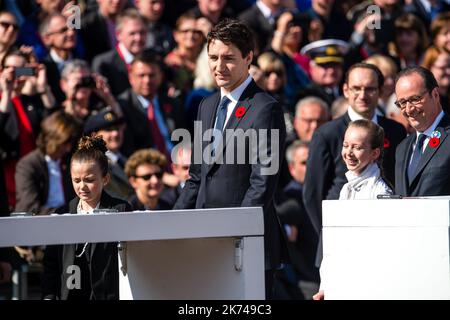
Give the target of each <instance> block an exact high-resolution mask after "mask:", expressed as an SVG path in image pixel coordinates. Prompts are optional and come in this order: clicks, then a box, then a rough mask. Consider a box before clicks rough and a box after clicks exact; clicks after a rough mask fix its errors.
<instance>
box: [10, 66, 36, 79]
mask: <svg viewBox="0 0 450 320" xmlns="http://www.w3.org/2000/svg"><path fill="white" fill-rule="evenodd" d="M35 75H36V70H35V69H34V68H30V67H17V68H15V69H14V78H18V77H21V76H28V77H32V76H35Z"/></svg>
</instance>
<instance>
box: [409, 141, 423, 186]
mask: <svg viewBox="0 0 450 320" xmlns="http://www.w3.org/2000/svg"><path fill="white" fill-rule="evenodd" d="M426 138H427V136H426V135H425V134H422V133H421V134H419V137H418V138H417V143H416V147H415V148H414V151H413V155H412V159H411V163H410V164H409V167H408V179H410V180H411V178H412V176H413V175H414V173H415V172H416V170H417V165H418V164H419V161H420V157H422V154H423V152H422V149H423V143H424V141H425V139H426Z"/></svg>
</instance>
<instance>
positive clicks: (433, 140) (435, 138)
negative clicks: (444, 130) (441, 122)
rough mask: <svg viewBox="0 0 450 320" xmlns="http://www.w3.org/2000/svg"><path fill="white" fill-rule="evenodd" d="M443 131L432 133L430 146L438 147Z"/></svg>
mask: <svg viewBox="0 0 450 320" xmlns="http://www.w3.org/2000/svg"><path fill="white" fill-rule="evenodd" d="M440 138H441V133H440V132H439V131H433V133H432V134H431V138H430V141H428V146H429V147H430V148H436V147H437V146H439V143H440V142H441V139H440Z"/></svg>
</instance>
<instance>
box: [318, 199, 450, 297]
mask: <svg viewBox="0 0 450 320" xmlns="http://www.w3.org/2000/svg"><path fill="white" fill-rule="evenodd" d="M449 203H450V201H449V198H443V197H436V198H434V199H433V198H423V199H418V198H416V199H398V200H391V199H389V200H347V201H345V200H344V201H338V200H328V201H323V203H322V207H323V230H322V234H323V257H324V258H323V259H324V260H323V261H324V263H325V264H326V265H324V269H323V271H324V277H323V278H324V284H325V297H326V299H420V300H423V299H450V258H449V256H450V249H449V244H450V241H449V234H450V232H449V225H450V224H449V216H450V214H449V212H450V210H449V207H450V206H449Z"/></svg>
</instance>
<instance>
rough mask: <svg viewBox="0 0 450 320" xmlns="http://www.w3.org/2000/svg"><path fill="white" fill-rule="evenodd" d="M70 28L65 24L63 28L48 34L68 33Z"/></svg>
mask: <svg viewBox="0 0 450 320" xmlns="http://www.w3.org/2000/svg"><path fill="white" fill-rule="evenodd" d="M69 30H70V29H69V28H68V27H67V26H64V27H63V28H61V29H59V30H56V31H53V32H49V33H47V36H51V35H54V34H58V33H66V32H67V31H69Z"/></svg>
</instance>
